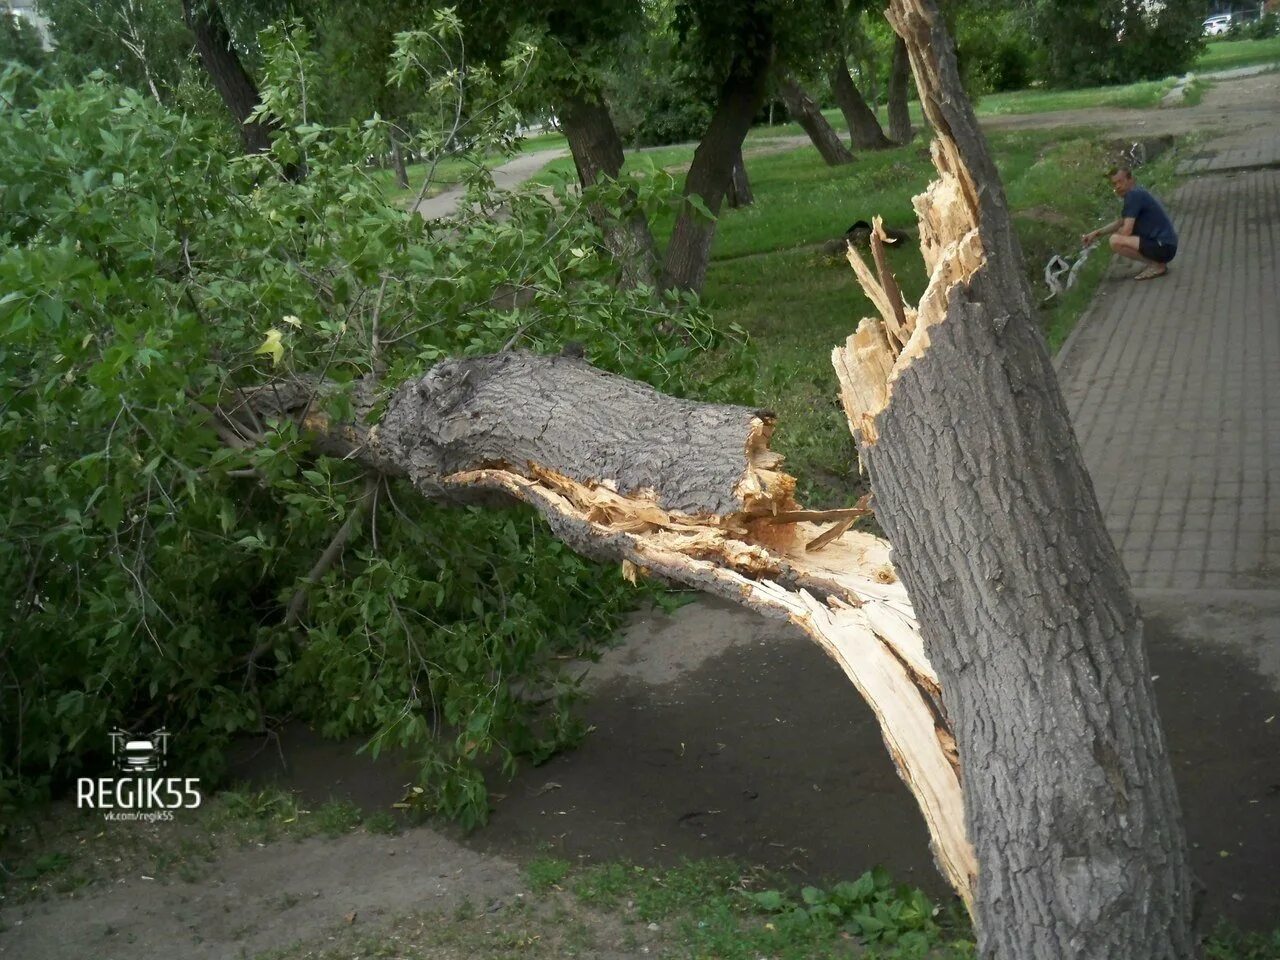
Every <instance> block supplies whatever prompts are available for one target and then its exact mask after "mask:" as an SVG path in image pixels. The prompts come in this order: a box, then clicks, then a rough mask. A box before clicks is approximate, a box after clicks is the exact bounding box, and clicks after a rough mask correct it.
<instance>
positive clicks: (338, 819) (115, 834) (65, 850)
mask: <svg viewBox="0 0 1280 960" xmlns="http://www.w3.org/2000/svg"><path fill="white" fill-rule="evenodd" d="M181 817H182V819H181V821H179V822H171V823H166V822H158V823H149V822H145V821H137V822H126V821H114V822H106V821H104V820H103V817H102V814H101V812H98V811H92V810H84V811H80V810H75V809H72V808H70V807H55V808H51V809H50V810H49V811H47V812H46V813H45V814H44V815H42V816H41V817H40V818H39V819H30V820H23V821H20V822H17V823H14V824H11V825H9V826H10V832H9V834H8V835H7V836H6V837H5V839H4V843H3V845H2V846H0V902H4V903H6V904H14V903H24V902H28V901H32V900H42V899H45V898H47V897H50V896H54V895H58V894H68V893H73V892H75V891H79V890H81V889H83V888H87V887H92V886H95V885H100V884H102V883H105V882H108V881H110V880H112V879H115V878H117V877H119V876H122V875H124V874H127V873H128V874H146V875H148V876H153V877H156V878H160V879H180V880H184V881H187V882H196V881H199V880H200V879H201V878H202V877H203V876H204V875H205V873H206V872H207V870H208V868H209V864H210V863H212V862H213V861H214V860H215V859H216V858H217V856H218V855H219V853H220V852H222V851H224V850H226V849H229V848H234V847H237V846H246V845H249V844H259V845H260V844H265V843H270V842H273V841H278V840H286V839H290V840H301V839H304V838H306V837H313V836H329V837H336V836H341V835H342V834H345V833H350V832H351V831H353V830H356V829H360V828H363V829H365V830H368V831H369V832H371V833H394V832H396V831H398V830H399V829H400V827H401V825H402V823H403V820H402V818H398V817H396V816H394V815H393V814H391V813H390V812H378V813H373V814H369V815H365V814H363V813H361V811H360V810H359V809H358V808H357V807H356V806H354V805H353V804H351V803H347V802H343V801H332V802H329V803H324V804H320V805H317V806H311V807H308V806H303V805H302V804H301V803H300V802H299V800H298V798H297V797H296V796H294V795H293V794H291V793H288V792H286V791H283V790H279V789H265V790H257V789H228V790H224V791H222V792H220V793H218V794H216V795H215V796H213V797H212V798H207V799H206V802H205V803H203V804H202V805H201V806H200V807H199V808H198V809H197V810H194V811H183V813H182V815H181Z"/></svg>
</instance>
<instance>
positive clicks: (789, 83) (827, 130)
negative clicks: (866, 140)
mask: <svg viewBox="0 0 1280 960" xmlns="http://www.w3.org/2000/svg"><path fill="white" fill-rule="evenodd" d="M778 92H779V93H781V94H782V100H783V102H784V103H785V104H786V105H787V112H788V113H790V114H791V116H792V117H793V118H794V119H795V121H796V122H797V123H799V124H800V126H801V128H803V130H804V132H805V133H807V134H808V135H809V139H810V140H812V141H813V145H814V146H815V147H817V149H818V153H819V154H820V155H821V156H822V159H823V160H825V161H826V163H827V166H829V167H835V166H839V165H840V164H844V163H853V154H852V153H850V152H849V148H848V147H846V146H845V145H844V144H843V143H841V142H840V137H839V135H838V134H837V133H836V132H835V130H833V129H832V128H831V124H829V123H827V118H826V117H824V116H823V115H822V111H821V110H819V109H818V105H817V104H816V103H814V102H813V98H812V97H811V96H809V94H808V93H806V92H805V89H804V87H802V86H800V84H799V83H797V82H796V79H795V77H793V76H792V75H791V74H789V73H784V74H783V75H782V77H781V78H780V79H779V81H778Z"/></svg>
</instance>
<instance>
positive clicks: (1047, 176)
mask: <svg viewBox="0 0 1280 960" xmlns="http://www.w3.org/2000/svg"><path fill="white" fill-rule="evenodd" d="M991 144H992V148H993V150H994V152H995V155H996V159H997V163H998V165H999V167H1000V172H1001V175H1002V177H1003V179H1004V183H1005V188H1006V190H1007V193H1008V197H1009V203H1010V207H1011V209H1012V210H1013V212H1014V221H1015V225H1016V227H1017V230H1018V234H1019V239H1020V240H1021V243H1022V248H1023V252H1024V255H1025V257H1026V263H1027V272H1028V276H1029V277H1030V278H1031V280H1032V286H1033V290H1034V291H1035V292H1036V294H1037V296H1043V295H1044V294H1046V293H1047V291H1046V290H1045V288H1044V284H1043V279H1042V271H1043V268H1044V264H1045V261H1046V260H1047V259H1048V258H1049V256H1050V255H1051V254H1053V253H1055V252H1056V253H1061V254H1064V255H1071V254H1073V253H1075V252H1076V251H1078V249H1079V236H1080V234H1081V233H1084V232H1086V231H1087V230H1089V229H1091V228H1092V227H1094V226H1097V225H1098V224H1099V223H1101V222H1102V221H1103V220H1104V219H1105V218H1108V217H1110V216H1111V215H1112V214H1113V211H1114V207H1115V198H1114V197H1113V196H1111V194H1110V191H1109V190H1108V189H1107V187H1106V184H1105V181H1104V180H1103V179H1102V177H1101V175H1100V174H1101V172H1102V171H1104V170H1105V169H1106V167H1107V165H1108V163H1109V160H1110V157H1109V155H1108V152H1107V148H1106V146H1105V145H1104V144H1102V143H1100V142H1099V141H1098V140H1097V139H1096V138H1094V137H1092V136H1090V135H1089V134H1087V133H1080V132H1069V133H1063V132H1061V131H1058V132H1046V131H1038V132H1029V131H1028V132H1016V133H1005V134H998V135H995V136H993V137H992V138H991ZM1171 162H1172V161H1171V160H1167V159H1162V160H1161V162H1160V163H1159V164H1157V165H1153V166H1154V168H1155V169H1149V170H1148V171H1147V173H1146V174H1145V175H1144V180H1145V181H1146V182H1148V183H1151V182H1154V183H1155V185H1156V188H1157V190H1159V189H1160V188H1161V187H1162V186H1163V185H1164V183H1165V182H1166V181H1165V179H1164V178H1165V177H1166V176H1167V172H1168V171H1169V170H1170V169H1171ZM747 169H748V172H749V174H750V176H751V181H752V187H753V189H754V191H755V197H756V203H755V205H754V206H752V207H749V208H746V209H741V210H727V211H724V212H722V214H721V217H720V225H719V228H718V231H717V235H716V240H715V246H714V248H713V250H712V262H711V267H710V270H709V272H708V275H707V284H706V288H705V291H704V295H703V303H704V304H705V305H706V306H707V308H708V309H709V310H710V311H711V312H712V314H713V316H715V317H716V318H717V319H718V320H720V321H721V322H723V323H726V324H727V323H735V324H738V325H739V326H740V327H742V328H743V329H744V330H746V331H747V333H748V334H749V335H750V337H751V339H752V341H753V343H754V344H755V347H756V349H757V351H758V356H759V360H758V366H759V369H758V375H757V382H756V386H755V389H756V395H755V398H754V399H755V402H756V403H758V404H759V405H760V406H763V407H767V408H770V409H773V410H776V411H778V413H779V414H780V428H779V430H778V432H777V433H776V434H775V437H774V445H775V447H776V448H777V449H779V450H780V451H781V452H782V453H783V454H784V455H786V456H787V458H788V462H789V465H790V469H791V470H792V471H793V472H795V473H796V474H797V475H798V476H799V478H800V481H801V492H802V495H803V497H804V499H805V500H806V501H808V502H812V503H815V504H819V503H820V504H824V505H832V504H835V503H837V502H838V501H840V500H841V499H848V498H849V497H850V485H849V482H848V480H849V477H850V473H851V471H852V470H854V469H855V463H856V461H855V459H854V453H853V444H852V441H851V439H850V437H849V431H848V427H847V426H846V424H845V422H844V418H843V416H842V414H841V412H840V410H839V407H838V404H837V403H836V399H835V396H836V395H835V378H834V375H833V374H832V372H831V366H830V352H831V348H832V346H833V345H835V344H836V343H838V342H840V341H842V340H843V339H844V338H845V337H847V336H848V335H849V334H850V333H852V332H853V329H854V327H855V326H856V325H857V322H858V320H859V319H860V318H862V317H865V316H870V315H872V307H871V304H870V303H869V302H868V301H867V299H866V298H865V297H864V296H863V294H862V292H861V290H860V289H859V287H858V285H857V283H856V282H855V280H854V277H853V273H852V270H851V268H850V267H849V265H848V263H847V262H846V261H845V260H844V259H843V258H840V257H833V256H829V255H827V254H826V253H825V252H824V250H823V248H822V245H823V244H824V242H826V241H830V240H833V239H835V238H838V237H839V236H840V235H841V234H842V233H843V232H844V230H845V229H846V228H847V227H848V226H849V225H850V224H851V223H852V222H853V221H855V220H859V219H866V220H870V219H871V218H872V217H873V216H875V215H877V214H878V215H882V216H883V217H884V218H885V221H886V222H887V223H888V224H889V225H891V226H898V227H912V226H914V223H915V218H914V214H913V212H912V207H911V197H912V196H913V195H914V194H917V193H919V192H921V191H922V190H923V189H924V187H925V186H926V184H927V183H928V182H929V180H930V179H931V178H932V177H933V167H932V165H931V164H930V162H929V160H928V156H927V151H926V150H925V147H924V145H923V144H922V143H917V144H915V145H913V146H910V147H905V148H899V149H895V150H887V151H881V152H877V153H869V154H863V155H861V156H860V157H859V159H858V162H856V163H854V164H851V165H848V166H842V167H828V166H826V165H824V164H823V163H822V161H821V159H820V158H819V157H818V155H817V153H816V152H815V151H814V150H812V149H811V148H808V147H807V146H806V147H803V148H800V149H796V150H792V151H789V152H786V153H772V154H767V155H760V156H757V157H754V158H753V157H750V156H749V157H748V158H747ZM664 226H665V224H663V223H658V224H657V225H656V230H657V232H658V233H659V236H660V238H661V236H662V234H663V232H664ZM890 259H891V261H892V262H893V265H894V269H895V273H896V275H897V277H898V281H899V283H900V285H901V287H902V290H903V293H904V295H905V296H906V297H907V298H908V299H910V300H915V299H918V298H919V296H920V294H921V293H922V292H923V289H924V286H925V280H926V277H925V274H924V267H923V263H922V261H921V259H920V256H919V253H918V251H917V250H916V249H915V248H914V246H912V247H911V248H910V249H901V250H895V251H891V254H890ZM1106 260H1107V258H1106V257H1102V256H1099V257H1096V258H1095V261H1096V262H1094V263H1091V264H1090V266H1091V267H1092V268H1093V269H1092V270H1091V271H1087V274H1088V279H1091V280H1092V281H1094V282H1096V280H1097V279H1098V276H1099V275H1100V272H1101V267H1102V266H1103V265H1104V264H1105V262H1106ZM1090 289H1091V286H1090V285H1089V284H1085V285H1083V286H1078V287H1077V288H1076V289H1074V290H1073V291H1071V295H1070V296H1069V297H1067V298H1066V299H1065V300H1064V301H1062V302H1058V301H1054V302H1052V303H1050V304H1049V305H1048V306H1046V307H1045V308H1044V309H1043V310H1042V313H1041V316H1040V318H1039V319H1040V322H1041V325H1042V328H1043V329H1044V331H1045V333H1046V336H1047V338H1048V340H1049V343H1050V345H1051V347H1056V346H1057V345H1058V344H1060V343H1061V341H1062V340H1063V339H1065V337H1066V334H1067V333H1068V332H1069V331H1070V329H1071V326H1072V324H1073V323H1074V322H1075V319H1076V318H1077V317H1078V316H1079V314H1080V313H1081V311H1082V310H1083V308H1084V307H1085V306H1086V305H1087V303H1088V297H1089V292H1090ZM714 372H717V371H710V370H709V371H708V374H709V375H710V374H712V373H714ZM854 493H855V494H856V491H854Z"/></svg>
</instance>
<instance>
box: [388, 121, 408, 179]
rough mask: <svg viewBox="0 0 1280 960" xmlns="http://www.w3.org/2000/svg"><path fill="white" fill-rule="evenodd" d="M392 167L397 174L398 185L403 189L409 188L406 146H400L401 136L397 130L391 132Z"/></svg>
mask: <svg viewBox="0 0 1280 960" xmlns="http://www.w3.org/2000/svg"><path fill="white" fill-rule="evenodd" d="M391 169H392V170H394V171H395V174H396V186H397V187H399V188H400V189H401V190H407V189H409V168H408V167H406V166H405V162H404V148H403V147H401V146H400V138H399V137H398V136H397V135H396V133H395V131H394V130H393V131H392V132H391Z"/></svg>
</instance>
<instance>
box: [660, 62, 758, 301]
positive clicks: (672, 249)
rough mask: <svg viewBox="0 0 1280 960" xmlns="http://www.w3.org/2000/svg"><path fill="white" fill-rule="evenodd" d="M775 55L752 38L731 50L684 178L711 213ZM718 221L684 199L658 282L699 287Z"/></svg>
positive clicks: (715, 210) (725, 186) (739, 150)
mask: <svg viewBox="0 0 1280 960" xmlns="http://www.w3.org/2000/svg"><path fill="white" fill-rule="evenodd" d="M772 60H773V49H772V44H764V43H756V44H754V45H752V46H751V47H750V48H749V49H748V50H746V51H743V52H740V53H738V54H735V55H734V58H733V64H732V65H731V66H730V68H729V76H728V77H727V78H726V80H725V82H724V84H723V85H722V86H721V88H720V97H719V99H718V100H717V102H716V112H715V113H714V114H712V116H711V122H710V123H709V124H707V132H706V134H705V135H704V136H703V138H702V141H701V142H700V143H699V144H698V149H697V150H695V151H694V154H693V163H692V165H691V166H690V167H689V173H688V175H687V176H686V177H685V181H684V195H685V197H686V198H689V197H697V198H698V199H699V200H700V201H701V205H702V206H703V207H705V209H706V211H708V212H710V214H711V217H714V216H715V215H716V214H717V213H719V212H720V204H721V202H722V201H723V200H724V195H725V191H727V190H728V189H729V183H730V180H731V179H732V176H733V167H734V161H735V160H736V159H737V158H738V157H739V156H740V155H741V153H742V141H743V139H744V138H745V137H746V135H747V131H748V130H750V129H751V119H752V117H754V116H755V115H756V111H757V110H759V109H760V105H761V104H762V103H764V95H765V81H766V79H767V77H768V73H769V67H770V64H771V63H772ZM715 235H716V222H715V220H714V219H711V218H709V217H708V216H707V215H706V213H704V212H703V211H702V210H699V209H698V206H697V205H695V204H694V203H692V202H690V201H689V200H688V199H686V200H685V202H684V203H683V204H682V205H681V207H680V215H679V217H677V218H676V224H675V227H674V228H673V229H672V231H671V241H670V242H669V243H668V244H667V252H666V256H665V258H664V260H663V266H662V286H663V288H664V289H668V290H672V289H674V290H693V291H700V290H701V289H702V285H703V283H704V282H705V281H706V279H707V261H708V260H709V259H710V257H711V241H712V240H714V239H715Z"/></svg>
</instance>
